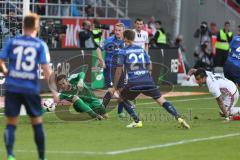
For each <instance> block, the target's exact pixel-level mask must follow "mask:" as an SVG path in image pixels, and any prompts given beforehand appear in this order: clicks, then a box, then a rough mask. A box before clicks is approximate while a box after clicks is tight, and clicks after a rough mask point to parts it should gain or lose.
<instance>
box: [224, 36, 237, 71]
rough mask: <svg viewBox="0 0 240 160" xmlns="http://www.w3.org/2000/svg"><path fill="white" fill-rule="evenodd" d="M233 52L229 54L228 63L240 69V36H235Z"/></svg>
mask: <svg viewBox="0 0 240 160" xmlns="http://www.w3.org/2000/svg"><path fill="white" fill-rule="evenodd" d="M230 48H231V51H230V52H229V54H228V58H227V61H229V62H231V63H233V64H235V65H236V66H238V67H240V36H235V37H234V38H233V40H232V41H231V43H230Z"/></svg>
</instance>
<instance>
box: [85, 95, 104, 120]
mask: <svg viewBox="0 0 240 160" xmlns="http://www.w3.org/2000/svg"><path fill="white" fill-rule="evenodd" d="M86 104H88V105H89V107H90V108H91V109H92V110H93V111H94V112H95V113H97V114H98V115H101V116H102V117H103V118H104V119H107V118H108V114H107V110H106V108H105V107H104V106H103V105H102V103H101V102H100V100H99V99H97V98H96V99H93V100H92V101H91V102H90V103H86Z"/></svg>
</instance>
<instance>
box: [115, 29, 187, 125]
mask: <svg viewBox="0 0 240 160" xmlns="http://www.w3.org/2000/svg"><path fill="white" fill-rule="evenodd" d="M123 36H124V41H125V44H126V46H125V47H124V48H123V49H122V50H121V51H120V52H119V55H118V62H117V63H118V64H117V65H118V67H117V69H116V73H115V79H114V88H112V89H111V92H112V93H113V92H115V90H116V89H117V88H118V86H117V85H118V83H119V79H120V76H121V75H123V74H124V75H125V76H124V77H125V82H126V83H125V85H124V87H123V89H122V90H121V89H120V97H121V98H122V100H123V101H124V102H125V103H127V101H128V100H134V99H135V98H136V97H137V96H138V95H139V94H140V93H142V94H144V95H146V96H150V97H152V98H153V99H154V100H155V101H156V102H157V103H158V104H159V105H161V106H163V108H164V109H166V111H167V112H168V113H170V114H171V115H173V116H174V117H175V118H176V120H177V121H178V122H179V123H180V124H181V125H182V126H183V127H185V128H190V126H189V125H188V124H187V123H186V122H185V120H184V119H182V118H181V117H180V115H179V114H178V112H177V111H176V109H175V108H174V106H173V105H172V104H171V103H170V102H168V101H167V100H166V99H165V98H164V97H163V96H161V93H160V91H159V88H158V87H157V86H156V85H155V84H154V81H153V79H152V76H151V74H150V68H151V67H150V63H151V62H150V58H149V56H148V54H147V53H146V51H144V49H142V48H141V47H139V46H136V45H134V44H133V41H134V37H135V33H134V32H133V31H132V30H125V31H124V33H123ZM123 68H124V72H123ZM139 125H140V126H142V122H141V121H135V120H134V122H133V123H131V124H129V125H128V126H127V127H129V128H131V127H138V126H139Z"/></svg>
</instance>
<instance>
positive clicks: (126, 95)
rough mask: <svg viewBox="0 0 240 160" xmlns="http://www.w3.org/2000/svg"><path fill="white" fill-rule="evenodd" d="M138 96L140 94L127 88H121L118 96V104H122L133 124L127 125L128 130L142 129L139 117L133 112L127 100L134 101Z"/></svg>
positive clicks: (132, 107)
mask: <svg viewBox="0 0 240 160" xmlns="http://www.w3.org/2000/svg"><path fill="white" fill-rule="evenodd" d="M139 94H140V93H139V92H131V91H130V90H129V88H128V87H125V88H123V90H122V91H121V94H120V97H121V101H120V103H122V105H123V106H124V108H125V110H126V111H127V113H128V114H129V115H130V116H131V117H132V119H133V120H134V122H132V123H131V124H129V125H127V127H128V128H140V127H142V121H140V120H139V117H138V115H137V113H136V112H135V109H134V106H133V105H132V104H131V103H130V101H129V100H134V99H135V98H136V97H137V96H138V95H139Z"/></svg>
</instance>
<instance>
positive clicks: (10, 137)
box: [4, 124, 16, 156]
mask: <svg viewBox="0 0 240 160" xmlns="http://www.w3.org/2000/svg"><path fill="white" fill-rule="evenodd" d="M15 129H16V126H15V125H11V124H8V125H7V126H6V128H5V133H4V140H5V145H6V149H7V154H8V156H9V155H12V156H13V144H14V140H15Z"/></svg>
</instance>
